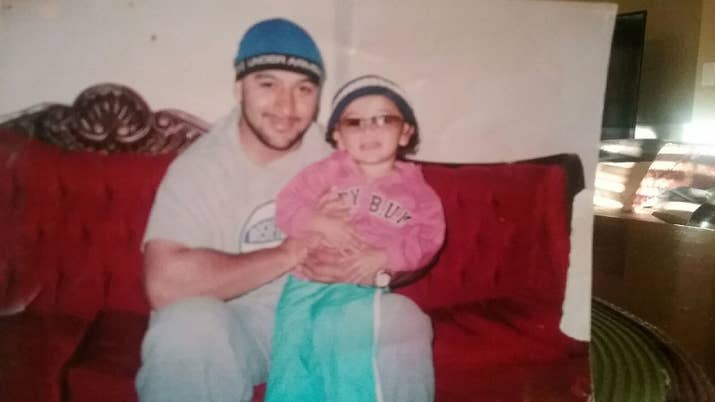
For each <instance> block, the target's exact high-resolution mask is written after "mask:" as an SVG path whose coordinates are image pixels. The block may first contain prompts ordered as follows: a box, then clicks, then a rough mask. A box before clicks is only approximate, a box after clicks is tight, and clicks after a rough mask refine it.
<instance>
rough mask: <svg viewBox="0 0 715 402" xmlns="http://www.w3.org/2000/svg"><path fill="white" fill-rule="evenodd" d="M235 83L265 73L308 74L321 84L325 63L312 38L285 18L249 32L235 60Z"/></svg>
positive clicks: (268, 22)
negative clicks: (292, 72)
mask: <svg viewBox="0 0 715 402" xmlns="http://www.w3.org/2000/svg"><path fill="white" fill-rule="evenodd" d="M233 65H234V67H235V68H236V79H237V80H238V79H241V78H243V77H244V76H245V75H246V74H248V73H251V72H254V71H258V70H266V69H280V70H289V71H295V72H299V73H303V74H306V75H307V76H308V77H309V78H310V79H311V80H313V81H315V82H316V83H318V84H320V83H321V82H322V80H323V78H324V77H325V72H324V69H323V59H322V57H321V56H320V50H318V46H317V45H316V44H315V42H314V41H313V38H311V37H310V35H309V34H308V33H307V32H306V31H305V30H304V29H303V28H301V27H300V26H298V25H297V24H296V23H294V22H291V21H288V20H286V19H283V18H274V19H269V20H264V21H261V22H259V23H257V24H255V25H253V26H252V27H250V28H249V29H248V31H246V33H245V34H244V35H243V38H242V39H241V42H240V43H239V44H238V52H237V53H236V58H235V59H234V60H233Z"/></svg>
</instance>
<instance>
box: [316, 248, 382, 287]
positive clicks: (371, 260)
mask: <svg viewBox="0 0 715 402" xmlns="http://www.w3.org/2000/svg"><path fill="white" fill-rule="evenodd" d="M386 262H387V254H386V253H385V251H384V250H382V249H378V248H375V247H369V246H364V247H363V248H362V249H361V250H360V252H358V253H354V254H352V255H343V254H340V253H338V252H335V251H331V250H326V249H321V250H316V251H314V252H311V253H309V255H308V257H307V258H306V259H305V260H304V262H303V270H302V273H303V274H304V275H305V276H306V277H308V279H310V280H313V281H317V282H324V283H354V284H356V285H365V286H373V285H374V281H375V275H376V274H377V272H378V271H380V270H381V269H385V264H386Z"/></svg>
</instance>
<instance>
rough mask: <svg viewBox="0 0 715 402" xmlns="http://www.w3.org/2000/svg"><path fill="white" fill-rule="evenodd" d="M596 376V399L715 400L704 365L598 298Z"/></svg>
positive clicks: (593, 356)
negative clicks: (703, 368) (700, 364)
mask: <svg viewBox="0 0 715 402" xmlns="http://www.w3.org/2000/svg"><path fill="white" fill-rule="evenodd" d="M590 358H591V378H592V381H593V384H592V386H593V390H594V393H595V399H596V401H597V402H631V401H632V402H660V401H687V402H690V401H693V402H696V401H697V402H699V401H705V402H710V401H715V390H714V389H713V385H712V384H711V383H710V381H709V380H708V378H707V376H706V375H705V373H704V372H703V370H702V369H701V368H700V367H699V366H698V365H697V364H695V363H694V362H692V361H691V360H690V359H689V358H687V357H686V356H685V355H684V354H683V353H682V352H681V351H680V349H679V348H678V347H677V345H675V344H674V343H673V342H672V341H670V340H668V339H667V338H666V337H665V336H664V335H662V334H661V333H660V331H658V330H657V329H656V328H654V327H652V326H651V325H649V324H648V323H646V322H644V321H643V320H641V319H639V318H637V317H635V316H633V315H632V314H630V313H627V312H626V311H624V310H621V309H619V308H617V307H615V306H613V305H611V304H609V303H606V302H604V301H601V300H598V299H595V298H594V300H593V305H592V309H591V354H590Z"/></svg>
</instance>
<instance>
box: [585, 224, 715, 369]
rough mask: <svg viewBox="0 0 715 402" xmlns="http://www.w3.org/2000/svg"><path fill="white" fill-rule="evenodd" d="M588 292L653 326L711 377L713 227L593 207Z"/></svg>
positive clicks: (714, 364) (714, 357)
mask: <svg viewBox="0 0 715 402" xmlns="http://www.w3.org/2000/svg"><path fill="white" fill-rule="evenodd" d="M594 219H595V220H594V237H593V249H594V250H593V251H594V253H593V294H594V296H596V297H600V298H602V299H604V300H606V301H609V302H611V303H613V304H616V305H618V306H620V307H622V308H624V309H626V310H628V311H630V312H632V313H633V314H635V315H637V316H639V317H641V318H643V319H644V320H646V321H648V322H650V323H651V324H653V325H655V326H656V327H658V328H659V329H660V330H662V332H664V333H665V334H666V335H667V336H669V337H670V338H671V339H673V340H674V341H675V342H676V343H677V344H678V345H679V346H680V347H681V348H682V349H683V350H684V351H685V352H686V354H688V355H689V356H690V357H691V358H692V359H693V360H695V361H697V362H698V363H699V364H700V365H702V367H703V368H704V369H705V370H706V372H707V373H708V374H709V376H710V378H711V379H712V380H713V381H715V231H713V230H707V229H699V228H693V227H688V226H682V225H674V224H669V223H665V222H662V221H660V220H658V219H657V218H655V217H652V216H649V215H637V214H628V213H621V212H607V211H598V210H597V211H596V214H595V218H594Z"/></svg>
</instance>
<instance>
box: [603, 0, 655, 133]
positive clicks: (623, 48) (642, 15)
mask: <svg viewBox="0 0 715 402" xmlns="http://www.w3.org/2000/svg"><path fill="white" fill-rule="evenodd" d="M646 16H647V12H646V11H636V12H632V13H624V14H619V15H618V16H617V17H616V24H615V28H614V31H613V41H612V43H611V58H610V61H609V64H608V78H607V81H606V97H605V101H604V108H603V121H602V125H601V126H602V130H601V139H602V140H608V139H627V138H634V134H635V128H636V118H637V115H638V92H639V89H640V78H641V61H642V59H643V46H644V43H645V24H646Z"/></svg>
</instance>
